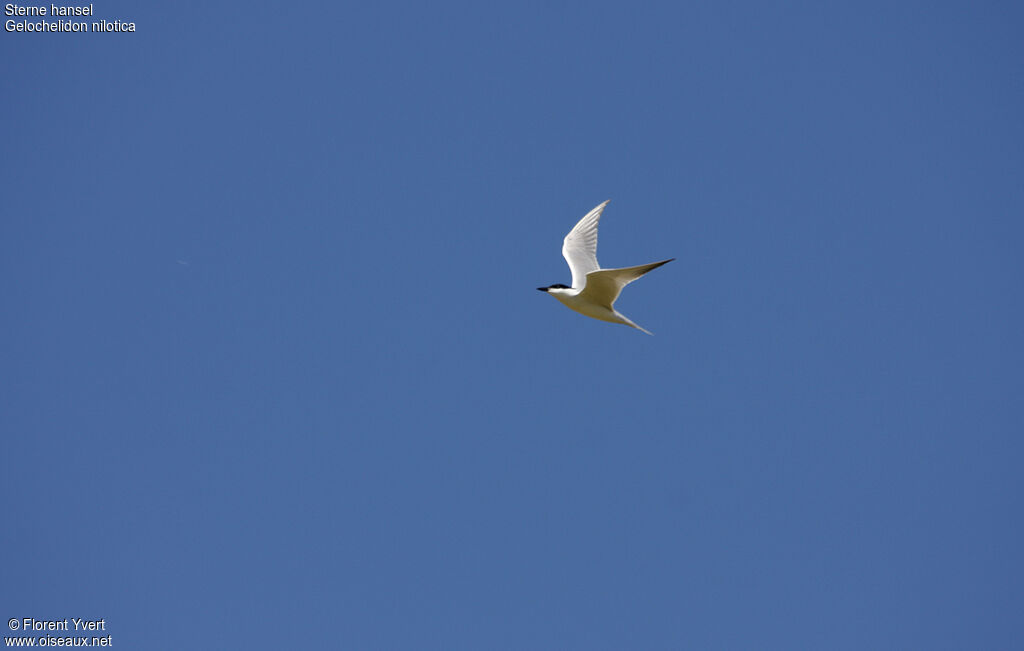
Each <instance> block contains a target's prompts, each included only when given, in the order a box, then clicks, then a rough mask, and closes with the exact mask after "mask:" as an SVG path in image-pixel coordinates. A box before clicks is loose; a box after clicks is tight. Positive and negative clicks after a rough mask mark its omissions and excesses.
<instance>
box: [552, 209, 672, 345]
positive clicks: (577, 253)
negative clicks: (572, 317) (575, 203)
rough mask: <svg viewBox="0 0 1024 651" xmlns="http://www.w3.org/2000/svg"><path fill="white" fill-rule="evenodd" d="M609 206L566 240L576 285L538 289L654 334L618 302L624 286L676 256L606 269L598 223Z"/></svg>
mask: <svg viewBox="0 0 1024 651" xmlns="http://www.w3.org/2000/svg"><path fill="white" fill-rule="evenodd" d="M607 205H608V202H607V201H605V202H604V203H602V204H601V205H600V206H598V207H597V208H594V209H593V210H591V211H590V212H588V213H587V214H586V215H584V217H583V219H581V220H580V221H579V223H578V224H576V225H575V226H574V227H573V229H572V230H571V231H569V234H568V235H566V236H565V240H564V241H563V242H562V256H563V257H565V261H566V262H568V263H569V270H570V271H572V287H566V286H565V285H562V284H556V285H550V286H548V287H538V288H537V289H539V290H540V291H542V292H547V293H548V294H551V295H552V296H554V297H555V298H557V299H558V300H559V301H561V303H562V305H565V306H566V307H567V308H569V309H570V310H576V311H577V312H579V313H580V314H583V315H585V316H589V317H591V318H594V319H599V320H601V321H610V322H612V323H621V324H623V325H628V326H630V327H633V328H636V329H637V330H642V331H643V332H646V333H647V334H652V333H651V332H650V331H648V330H645V329H644V328H641V327H640V326H638V325H637V324H635V323H633V322H632V321H630V320H629V319H627V318H626V316H625V315H623V314H620V313H619V311H618V310H616V309H615V301H616V299H618V298H619V294H620V293H621V292H622V288H623V287H625V286H626V285H628V284H629V283H631V282H633V281H634V280H636V279H637V278H639V277H640V276H642V275H644V274H645V273H647V272H648V271H651V270H652V269H657V268H658V267H660V266H661V265H663V264H667V263H669V262H672V261H673V260H675V258H669V259H668V260H662V261H661V262H652V263H650V264H642V265H640V266H638V267H623V268H622V269H602V268H601V267H600V266H599V265H598V264H597V222H598V221H600V219H601V213H602V212H604V207H605V206H607Z"/></svg>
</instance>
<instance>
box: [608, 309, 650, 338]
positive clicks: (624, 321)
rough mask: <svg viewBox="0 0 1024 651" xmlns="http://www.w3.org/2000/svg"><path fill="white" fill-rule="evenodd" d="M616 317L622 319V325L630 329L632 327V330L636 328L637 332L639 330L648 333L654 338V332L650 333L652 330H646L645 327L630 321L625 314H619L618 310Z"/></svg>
mask: <svg viewBox="0 0 1024 651" xmlns="http://www.w3.org/2000/svg"><path fill="white" fill-rule="evenodd" d="M615 315H616V316H617V317H619V318H620V319H622V323H623V325H628V326H629V327H631V328H636V329H637V330H639V331H640V332H646V333H647V334H649V335H651V336H652V337H653V336H654V333H653V332H651V331H650V330H648V329H647V328H644V327H641V326H638V325H637V324H635V323H633V322H632V321H631V320H630V319H629V317H627V316H626V315H625V314H623V313H621V312H619V311H618V310H616V311H615Z"/></svg>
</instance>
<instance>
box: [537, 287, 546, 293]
mask: <svg viewBox="0 0 1024 651" xmlns="http://www.w3.org/2000/svg"><path fill="white" fill-rule="evenodd" d="M537 291H538V292H546V291H548V288H547V287H538V288H537Z"/></svg>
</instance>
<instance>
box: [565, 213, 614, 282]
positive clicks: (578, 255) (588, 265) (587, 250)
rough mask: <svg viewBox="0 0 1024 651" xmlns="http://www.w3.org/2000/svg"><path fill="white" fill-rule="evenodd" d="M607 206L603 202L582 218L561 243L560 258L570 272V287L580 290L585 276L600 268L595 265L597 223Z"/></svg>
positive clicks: (585, 278)
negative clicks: (566, 263) (561, 257)
mask: <svg viewBox="0 0 1024 651" xmlns="http://www.w3.org/2000/svg"><path fill="white" fill-rule="evenodd" d="M607 205H608V202H607V201H605V202H604V203H602V204H601V205H600V206H598V207H597V208H594V209H593V210H591V211H590V212H588V213H587V214H586V215H584V216H583V219H581V220H580V221H579V222H578V223H577V224H576V225H575V226H573V227H572V230H571V231H569V234H568V235H566V236H565V240H564V241H563V242H562V256H563V257H564V258H565V261H566V262H568V263H569V270H570V271H572V286H573V287H574V288H576V289H581V288H582V287H583V285H584V283H586V280H587V274H588V273H590V272H592V271H597V270H598V269H600V268H601V267H599V266H598V264H597V222H599V221H600V220H601V213H602V212H604V207H605V206H607Z"/></svg>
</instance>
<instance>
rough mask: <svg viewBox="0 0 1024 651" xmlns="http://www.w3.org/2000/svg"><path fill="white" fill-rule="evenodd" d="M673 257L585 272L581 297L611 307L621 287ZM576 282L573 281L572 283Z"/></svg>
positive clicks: (671, 259)
mask: <svg viewBox="0 0 1024 651" xmlns="http://www.w3.org/2000/svg"><path fill="white" fill-rule="evenodd" d="M673 260H675V258H669V259H668V260H662V261H661V262H652V263H650V264H642V265H639V266H636V267H623V268H621V269H599V270H598V271H591V272H590V273H588V274H587V280H586V286H585V287H584V288H583V291H582V292H580V297H581V298H587V299H589V300H590V301H591V302H592V303H596V304H598V305H603V306H605V307H607V308H609V309H611V307H612V305H614V304H615V300H616V299H617V298H619V294H620V293H621V292H622V288H623V287H625V286H626V285H628V284H629V283H631V282H633V281H634V280H636V279H637V278H639V277H640V276H642V275H644V274H645V273H647V272H648V271H651V270H652V269H657V268H658V267H660V266H661V265H663V264H668V263H669V262H672V261H673ZM575 284H576V283H575V282H574V283H573V285H575Z"/></svg>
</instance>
